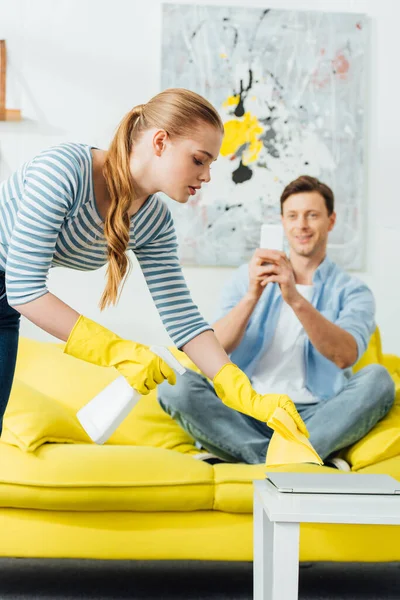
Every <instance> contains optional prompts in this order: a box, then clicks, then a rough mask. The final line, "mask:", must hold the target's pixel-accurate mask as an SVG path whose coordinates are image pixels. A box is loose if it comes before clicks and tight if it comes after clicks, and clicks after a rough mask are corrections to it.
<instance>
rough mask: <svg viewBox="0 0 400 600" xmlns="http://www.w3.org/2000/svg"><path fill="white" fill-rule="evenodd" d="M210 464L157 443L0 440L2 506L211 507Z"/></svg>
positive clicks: (92, 508)
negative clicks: (22, 444) (25, 447)
mask: <svg viewBox="0 0 400 600" xmlns="http://www.w3.org/2000/svg"><path fill="white" fill-rule="evenodd" d="M213 499H214V480H213V468H212V466H211V465H208V464H207V463H204V462H202V461H198V460H194V459H193V458H192V457H190V456H185V455H184V454H180V453H178V452H171V451H169V450H163V449H161V448H137V447H132V446H96V445H95V444H73V445H68V446H67V445H65V444H45V445H43V446H41V447H40V448H38V449H37V450H36V452H34V453H29V454H25V453H23V452H21V451H20V450H19V449H18V448H14V447H13V446H10V445H8V444H0V507H14V508H33V509H39V510H73V511H79V510H84V511H103V510H105V511H109V510H110V511H112V510H124V511H147V512H152V511H158V510H163V511H191V510H206V509H211V508H212V505H213Z"/></svg>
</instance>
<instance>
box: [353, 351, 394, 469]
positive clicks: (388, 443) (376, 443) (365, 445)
mask: <svg viewBox="0 0 400 600" xmlns="http://www.w3.org/2000/svg"><path fill="white" fill-rule="evenodd" d="M399 363H400V360H399ZM391 376H392V378H393V379H394V382H395V388H396V397H395V402H394V405H393V407H392V408H391V410H390V411H389V412H388V414H387V415H386V417H384V418H383V419H382V420H381V421H379V423H377V424H376V425H375V427H373V428H372V429H371V431H370V432H369V433H367V435H366V436H365V437H363V438H362V439H361V440H360V441H358V442H357V443H356V444H353V446H350V447H349V448H347V449H346V450H345V451H344V452H343V453H342V454H343V458H344V459H345V460H347V462H349V463H350V464H351V465H352V469H353V470H354V471H358V470H359V469H363V468H364V467H367V466H368V465H374V464H375V463H379V462H380V461H385V460H387V459H389V458H392V457H394V456H397V455H399V454H400V372H395V373H391Z"/></svg>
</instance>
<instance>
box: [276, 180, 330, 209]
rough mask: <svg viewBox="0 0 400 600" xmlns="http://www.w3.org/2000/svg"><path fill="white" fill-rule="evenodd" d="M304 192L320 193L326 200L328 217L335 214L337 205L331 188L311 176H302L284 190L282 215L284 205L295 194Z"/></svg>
mask: <svg viewBox="0 0 400 600" xmlns="http://www.w3.org/2000/svg"><path fill="white" fill-rule="evenodd" d="M302 192H318V193H319V194H321V196H322V197H323V199H324V200H325V205H326V209H327V211H328V215H329V216H330V215H331V214H332V213H333V210H334V205H335V197H334V195H333V192H332V190H331V188H330V187H328V186H327V185H326V184H325V183H322V182H321V181H319V179H316V177H311V176H310V175H301V176H300V177H298V178H297V179H295V180H294V181H291V182H290V183H289V184H288V185H287V186H286V187H285V189H284V190H283V192H282V195H281V214H283V203H284V202H285V200H287V199H288V198H289V196H292V195H293V194H301V193H302Z"/></svg>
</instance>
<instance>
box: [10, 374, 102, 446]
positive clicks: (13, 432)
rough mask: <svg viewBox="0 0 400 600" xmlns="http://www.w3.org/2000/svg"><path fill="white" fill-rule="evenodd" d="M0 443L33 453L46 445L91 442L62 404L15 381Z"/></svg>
mask: <svg viewBox="0 0 400 600" xmlns="http://www.w3.org/2000/svg"><path fill="white" fill-rule="evenodd" d="M1 441H2V442H5V443H7V444H11V445H13V446H18V448H20V449H21V450H24V451H25V452H33V451H34V450H36V448H38V447H39V446H41V445H42V444H44V443H45V442H61V443H65V442H68V443H72V442H80V443H83V442H86V443H89V442H90V439H89V438H88V436H87V435H86V433H85V432H84V430H83V429H82V427H81V426H80V425H79V422H78V421H77V419H76V418H75V416H74V415H73V414H71V413H70V412H69V411H68V410H67V409H66V408H65V407H63V406H62V405H61V404H60V403H59V402H57V401H56V400H53V399H51V398H49V397H48V396H46V395H45V394H42V393H41V392H39V391H37V390H35V389H33V388H32V387H30V386H28V385H26V384H25V383H22V382H21V381H18V380H17V379H15V380H14V384H13V387H12V391H11V395H10V399H9V402H8V405H7V410H6V412H5V415H4V422H3V432H2V435H1Z"/></svg>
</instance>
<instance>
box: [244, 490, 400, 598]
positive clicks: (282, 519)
mask: <svg viewBox="0 0 400 600" xmlns="http://www.w3.org/2000/svg"><path fill="white" fill-rule="evenodd" d="M300 523H351V524H360V525H361V524H364V525H367V524H368V525H400V497H399V496H384V495H373V496H365V495H359V494H358V495H351V494H293V493H283V492H279V491H278V490H277V489H276V488H275V487H274V486H273V485H272V484H271V483H269V481H268V480H262V481H254V596H253V597H254V600H297V598H298V587H299V538H300V535H299V534H300Z"/></svg>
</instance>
